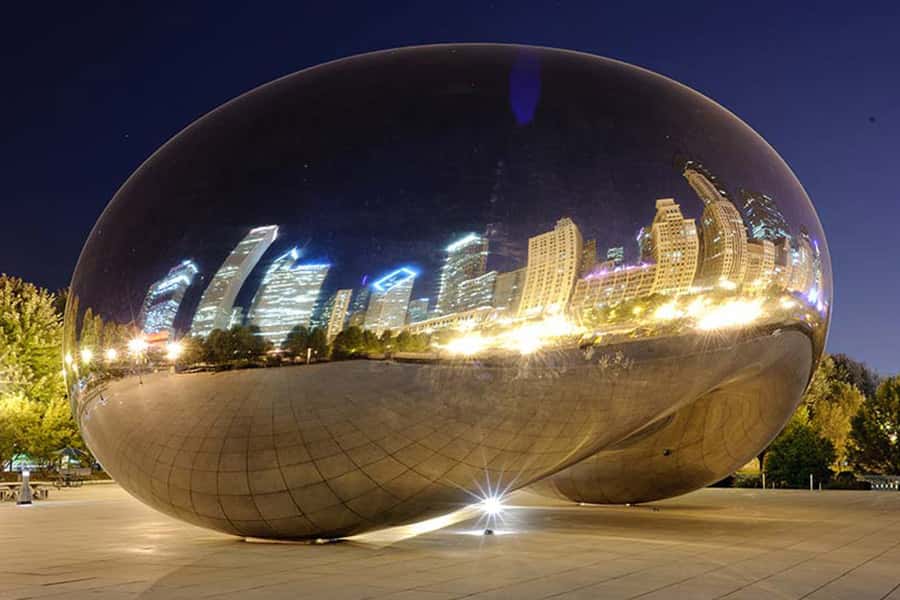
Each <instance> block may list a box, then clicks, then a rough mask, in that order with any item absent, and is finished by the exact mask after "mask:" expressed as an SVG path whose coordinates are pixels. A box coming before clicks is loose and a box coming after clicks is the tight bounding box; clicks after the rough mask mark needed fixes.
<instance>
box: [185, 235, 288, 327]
mask: <svg viewBox="0 0 900 600" xmlns="http://www.w3.org/2000/svg"><path fill="white" fill-rule="evenodd" d="M277 236H278V226H277V225H268V226H265V227H257V228H255V229H251V230H250V233H248V234H247V235H246V237H244V239H242V240H241V241H240V243H239V244H238V245H237V246H236V247H235V249H234V250H232V251H231V254H229V255H228V257H227V258H226V259H225V262H223V263H222V266H221V267H219V270H218V271H216V274H215V275H214V276H213V278H212V280H211V281H210V282H209V285H208V286H206V290H204V292H203V296H201V297H200V304H199V306H197V311H196V312H195V313H194V320H193V323H192V324H191V335H196V336H203V337H205V336H207V335H209V332H210V331H212V330H213V329H227V328H228V326H229V321H230V319H231V313H232V308H233V306H234V299H235V298H236V297H237V295H238V292H239V291H240V289H241V286H242V285H244V281H246V279H247V276H248V275H250V271H252V270H253V267H255V266H256V263H258V262H259V259H260V258H262V255H263V254H264V253H265V252H266V250H268V248H269V246H271V245H272V242H274V241H275V238H276V237H277Z"/></svg>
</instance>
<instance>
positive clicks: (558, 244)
mask: <svg viewBox="0 0 900 600" xmlns="http://www.w3.org/2000/svg"><path fill="white" fill-rule="evenodd" d="M581 251H582V239H581V231H580V230H579V229H578V226H577V225H576V224H575V223H574V222H573V221H572V219H570V218H568V217H563V218H562V219H560V220H559V221H557V222H556V227H554V228H553V231H548V232H547V233H542V234H540V235H536V236H534V237H532V238H529V239H528V266H527V267H526V269H525V286H524V290H523V292H522V302H521V304H520V305H519V315H522V316H531V315H537V314H541V313H543V312H551V313H552V312H558V311H561V310H563V309H565V308H566V305H567V304H568V302H569V297H570V296H571V295H572V288H573V287H574V285H575V279H576V278H577V277H578V274H579V269H580V268H581V259H582V253H581Z"/></svg>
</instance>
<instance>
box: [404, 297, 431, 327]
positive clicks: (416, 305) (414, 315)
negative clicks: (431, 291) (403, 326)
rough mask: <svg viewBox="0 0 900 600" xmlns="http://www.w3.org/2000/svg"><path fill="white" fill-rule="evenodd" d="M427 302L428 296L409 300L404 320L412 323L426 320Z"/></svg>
mask: <svg viewBox="0 0 900 600" xmlns="http://www.w3.org/2000/svg"><path fill="white" fill-rule="evenodd" d="M429 302H430V300H429V299H428V298H416V299H415V300H412V301H410V303H409V309H408V310H407V311H406V322H407V323H409V324H412V323H419V322H421V321H424V320H426V319H427V318H428V306H429Z"/></svg>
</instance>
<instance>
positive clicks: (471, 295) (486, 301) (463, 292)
mask: <svg viewBox="0 0 900 600" xmlns="http://www.w3.org/2000/svg"><path fill="white" fill-rule="evenodd" d="M496 282H497V271H489V272H487V273H485V274H484V275H481V276H479V277H474V278H472V279H466V280H465V281H463V282H461V283H460V284H459V290H458V297H457V310H458V311H464V310H471V309H473V308H479V307H481V306H493V304H494V285H495V284H496Z"/></svg>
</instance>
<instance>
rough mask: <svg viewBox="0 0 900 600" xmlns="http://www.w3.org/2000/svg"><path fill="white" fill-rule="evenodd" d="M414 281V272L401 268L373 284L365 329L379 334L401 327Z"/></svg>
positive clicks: (404, 322)
mask: <svg viewBox="0 0 900 600" xmlns="http://www.w3.org/2000/svg"><path fill="white" fill-rule="evenodd" d="M415 279H416V272H415V271H413V270H412V269H409V268H407V267H401V268H399V269H397V270H396V271H393V272H391V273H388V274H387V275H385V276H384V277H382V278H381V279H379V280H378V281H376V282H375V283H373V284H372V294H371V296H370V297H369V307H368V309H367V310H366V318H365V328H366V329H371V330H372V331H375V332H377V333H379V334H380V333H381V332H383V331H385V330H386V329H397V328H400V327H403V326H404V325H405V324H406V311H407V310H408V309H409V298H410V296H411V295H412V288H413V283H414V282H415Z"/></svg>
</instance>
